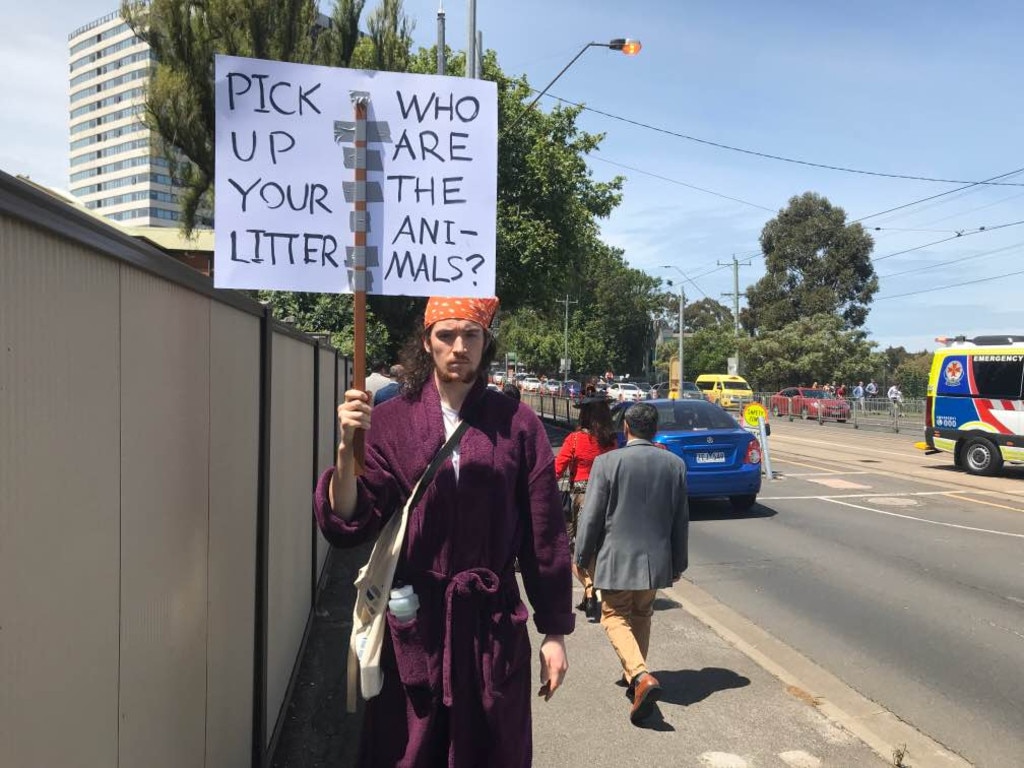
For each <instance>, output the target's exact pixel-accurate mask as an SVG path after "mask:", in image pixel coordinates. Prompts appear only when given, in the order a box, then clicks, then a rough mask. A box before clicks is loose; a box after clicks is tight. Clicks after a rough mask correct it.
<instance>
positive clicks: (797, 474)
mask: <svg viewBox="0 0 1024 768" xmlns="http://www.w3.org/2000/svg"><path fill="white" fill-rule="evenodd" d="M835 474H843V475H876V474H878V473H877V472H872V471H871V470H870V469H860V470H853V471H850V472H842V471H841V470H832V471H830V472H787V473H786V477H820V476H822V475H835Z"/></svg>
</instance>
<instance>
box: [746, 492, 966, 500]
mask: <svg viewBox="0 0 1024 768" xmlns="http://www.w3.org/2000/svg"><path fill="white" fill-rule="evenodd" d="M953 493H960V491H901V492H897V493H878V492H877V491H876V492H875V493H830V494H826V495H822V494H812V495H810V496H758V497H757V500H758V501H797V500H799V499H874V498H879V497H886V498H888V497H891V496H948V495H950V494H953ZM964 501H968V499H964Z"/></svg>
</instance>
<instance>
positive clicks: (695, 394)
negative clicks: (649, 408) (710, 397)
mask: <svg viewBox="0 0 1024 768" xmlns="http://www.w3.org/2000/svg"><path fill="white" fill-rule="evenodd" d="M670 392H671V387H670V386H669V383H668V382H667V381H662V382H660V383H658V384H655V385H654V386H653V387H651V398H652V399H654V400H660V399H667V398H668V396H669V393H670ZM680 399H682V400H707V398H706V397H704V393H703V392H701V391H700V387H698V386H697V385H696V384H694V383H693V382H692V381H684V382H683V393H682V397H681V398H680Z"/></svg>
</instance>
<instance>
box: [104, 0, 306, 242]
mask: <svg viewBox="0 0 1024 768" xmlns="http://www.w3.org/2000/svg"><path fill="white" fill-rule="evenodd" d="M121 14H122V16H124V18H125V20H126V21H127V22H128V25H129V26H130V27H131V28H132V30H133V31H134V32H135V34H136V35H138V36H139V37H140V38H142V39H143V40H145V41H146V42H147V43H149V45H150V47H151V48H152V50H153V53H154V55H155V56H156V60H157V64H156V67H155V69H154V71H153V75H152V77H151V78H150V81H149V88H148V91H147V93H146V113H145V119H146V123H147V125H148V126H149V127H150V129H151V130H153V131H154V132H155V133H156V135H157V136H159V139H160V143H161V144H162V147H161V148H160V150H161V151H162V152H163V154H165V156H166V157H167V159H168V161H169V162H170V165H171V174H172V175H173V176H174V177H175V178H176V179H179V180H180V181H181V183H182V192H181V194H180V198H181V209H182V226H183V228H184V229H185V231H186V232H191V231H192V229H193V228H194V227H195V226H196V223H197V222H198V221H200V220H206V219H209V218H210V214H211V212H212V210H213V205H212V197H213V191H212V186H213V179H214V78H213V66H214V58H213V57H214V54H218V53H222V54H230V55H233V56H249V57H253V58H258V59H275V60H278V61H298V62H308V61H312V60H313V58H314V55H315V51H316V47H317V44H316V40H315V38H314V37H313V35H312V34H311V33H310V32H311V30H312V29H313V24H314V21H315V20H316V18H317V15H318V9H317V4H316V2H315V0H245V1H244V2H243V1H242V0H208V1H207V2H192V1H191V0H126V2H124V4H123V5H122V6H121Z"/></svg>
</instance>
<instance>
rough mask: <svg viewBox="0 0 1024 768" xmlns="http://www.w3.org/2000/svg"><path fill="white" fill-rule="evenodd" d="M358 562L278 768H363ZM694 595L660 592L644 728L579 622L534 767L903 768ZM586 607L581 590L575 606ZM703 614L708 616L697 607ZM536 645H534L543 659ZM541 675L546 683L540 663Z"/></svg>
mask: <svg viewBox="0 0 1024 768" xmlns="http://www.w3.org/2000/svg"><path fill="white" fill-rule="evenodd" d="M366 554H368V553H360V557H363V558H365V556H366ZM358 561H359V557H357V556H356V553H355V552H353V553H348V552H337V551H336V552H334V553H332V557H331V560H330V563H329V565H328V576H327V582H326V585H325V588H324V591H323V593H322V595H321V599H320V603H319V610H318V613H317V617H316V619H315V621H314V625H313V628H312V631H311V634H310V637H309V640H308V643H307V648H306V653H305V655H304V657H303V660H302V665H301V667H300V670H299V674H298V678H297V679H296V684H295V689H294V691H293V696H292V700H291V704H290V706H289V709H288V712H287V714H286V717H285V720H284V723H283V727H282V731H281V734H280V738H279V740H278V744H277V748H276V751H275V754H274V758H273V761H272V765H274V766H277V767H279V768H286V767H287V768H314V767H319V766H324V767H325V768H326V767H327V766H330V768H344V767H347V766H351V765H354V763H355V756H356V752H357V749H358V739H359V728H360V724H361V719H362V714H361V712H360V713H357V714H355V715H346V713H345V649H346V646H347V641H348V632H349V627H350V617H351V610H352V608H351V606H352V587H351V584H352V578H353V577H354V575H355V566H356V564H357V563H358ZM693 589H695V588H693V587H692V585H689V583H688V582H685V580H684V581H683V582H680V585H679V586H678V587H676V588H673V589H670V590H665V591H663V592H662V593H660V594H659V597H658V600H657V602H656V604H655V609H656V610H655V616H654V624H653V628H652V640H651V651H650V666H651V669H652V671H653V672H654V674H655V675H656V676H657V677H658V679H659V680H660V681H661V684H662V687H663V689H664V691H663V695H662V699H661V701H660V703H659V704H658V711H657V712H656V713H655V714H654V715H653V716H652V717H651V719H650V720H649V721H648V722H647V723H645V724H644V726H643V727H637V726H634V725H632V724H631V723H630V722H629V718H628V711H629V705H628V701H627V700H626V697H625V691H624V689H623V688H622V687H620V686H618V685H616V682H615V681H616V679H617V677H618V675H619V665H618V661H617V659H616V657H615V654H614V653H613V651H612V649H611V646H610V644H609V643H608V640H607V637H606V636H605V633H604V630H603V629H602V628H601V626H600V625H599V624H590V623H588V622H587V621H586V620H585V619H584V618H583V617H582V614H577V616H578V617H579V619H578V624H577V628H576V631H575V633H573V634H572V635H570V636H569V637H568V638H567V649H568V654H569V665H570V668H569V674H568V677H567V679H566V683H565V685H564V687H563V688H562V689H561V690H559V691H558V692H557V693H556V695H555V696H554V697H553V698H552V700H551V701H550V702H547V703H545V702H543V701H542V700H541V699H536V700H535V701H534V755H535V759H534V765H535V766H538V768H547V767H549V766H550V767H551V768H556V767H557V768H567V767H568V766H577V765H581V766H582V765H586V766H588V768H603V767H604V766H608V767H609V768H612V767H613V766H614V767H615V768H620V766H627V765H628V766H634V765H642V766H648V765H649V766H708V767H709V768H768V767H769V766H779V767H783V766H789V767H790V768H813V767H815V766H833V767H834V768H847V767H848V768H854V767H855V766H856V767H861V766H866V767H867V768H871V767H873V766H886V765H892V764H893V761H892V760H891V759H889V760H883V759H882V758H881V757H880V756H879V755H878V754H877V753H876V752H874V751H872V749H870V748H869V747H868V746H867V745H866V744H865V743H864V742H863V741H862V740H861V739H859V738H857V737H856V736H854V735H853V734H852V733H851V732H850V731H849V730H847V729H846V728H844V727H843V726H841V725H839V724H837V722H835V721H833V720H831V719H829V718H828V717H826V715H825V714H824V713H823V711H822V705H823V702H822V701H820V700H818V699H815V697H814V696H813V695H812V694H810V693H807V692H805V690H804V689H802V688H800V687H799V686H796V685H793V684H792V683H786V682H783V681H782V680H780V679H779V678H777V677H775V676H774V675H772V674H770V673H769V672H767V671H765V669H763V668H762V667H761V666H759V664H758V663H755V661H753V660H752V659H751V658H750V657H749V656H747V655H746V654H744V653H743V652H741V651H740V650H739V649H738V648H737V647H736V646H735V645H734V644H733V642H735V638H733V642H730V641H729V640H726V639H724V638H723V637H722V636H720V635H719V634H718V633H716V632H715V631H713V630H712V629H711V628H710V627H709V626H708V625H707V624H705V623H704V622H702V621H701V620H698V619H697V618H695V617H694V616H693V615H692V614H691V613H689V612H688V611H687V610H686V609H684V607H683V603H684V602H686V603H690V602H691V601H693V600H694V594H695V593H693V592H692V590H693ZM581 596H582V593H581V591H580V590H579V589H577V591H576V595H575V601H576V602H579V600H580V598H581ZM693 605H694V607H695V610H698V611H700V610H703V609H701V608H699V606H698V603H697V602H693ZM538 641H539V638H538V637H536V636H534V638H533V642H534V649H535V652H536V648H537V647H538ZM533 664H534V675H535V677H537V676H538V675H539V672H538V671H537V661H536V656H535V659H534V662H533ZM897 746H898V745H897ZM921 754H922V753H921V752H918V753H917V755H918V756H920V755H921ZM912 756H913V753H911V757H912ZM932 764H935V763H931V762H927V761H926V762H917V761H915V760H908V761H907V763H906V765H908V766H911V765H921V766H928V765H932ZM938 764H944V763H938Z"/></svg>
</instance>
